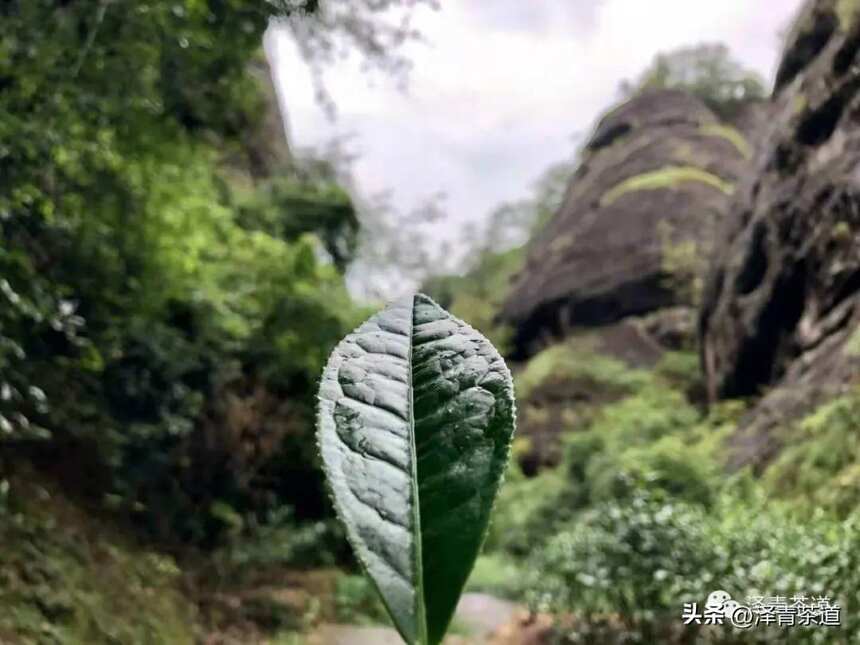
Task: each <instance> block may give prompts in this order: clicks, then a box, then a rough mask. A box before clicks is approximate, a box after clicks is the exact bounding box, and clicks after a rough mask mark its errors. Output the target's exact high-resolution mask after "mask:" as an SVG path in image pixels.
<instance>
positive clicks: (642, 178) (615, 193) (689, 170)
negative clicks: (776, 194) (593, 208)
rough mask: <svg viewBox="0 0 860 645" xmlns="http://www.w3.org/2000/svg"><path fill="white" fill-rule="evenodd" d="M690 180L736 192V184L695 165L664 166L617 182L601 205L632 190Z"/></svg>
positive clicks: (602, 199) (728, 191)
mask: <svg viewBox="0 0 860 645" xmlns="http://www.w3.org/2000/svg"><path fill="white" fill-rule="evenodd" d="M688 181H698V182H701V183H704V184H708V185H709V186H713V187H714V188H716V189H717V190H720V191H722V192H724V193H725V194H727V195H731V194H732V193H733V192H734V186H732V184H731V183H730V182H728V181H726V180H725V179H722V178H720V177H717V176H716V175H714V174H712V173H709V172H707V171H705V170H702V169H701V168H695V167H693V166H664V167H663V168H659V169H657V170H652V171H650V172H643V173H642V174H640V175H635V176H633V177H628V178H627V179H625V180H624V181H622V182H620V183H618V184H616V185H615V186H614V187H613V188H611V189H610V190H608V191H606V193H604V195H603V197H601V198H600V205H601V206H609V205H610V204H612V203H613V202H614V201H615V200H617V199H618V198H619V197H621V196H622V195H624V194H625V193H629V192H631V191H635V190H657V189H660V188H674V187H675V186H677V185H678V184H681V183H684V182H688Z"/></svg>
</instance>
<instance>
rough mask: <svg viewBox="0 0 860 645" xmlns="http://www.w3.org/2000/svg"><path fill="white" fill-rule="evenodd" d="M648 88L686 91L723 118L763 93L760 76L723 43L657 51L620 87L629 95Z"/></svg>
mask: <svg viewBox="0 0 860 645" xmlns="http://www.w3.org/2000/svg"><path fill="white" fill-rule="evenodd" d="M651 88H663V89H679V90H685V91H687V92H689V93H690V94H693V95H694V96H697V97H699V98H700V99H702V101H704V102H705V104H706V105H707V106H708V107H710V108H711V109H712V110H714V111H715V112H716V113H717V114H719V115H720V116H722V117H723V118H726V119H731V118H732V117H733V116H734V115H735V114H737V111H738V110H739V109H740V108H741V107H742V106H743V105H745V104H748V103H750V102H753V101H759V100H762V99H764V98H765V95H766V93H765V85H764V81H763V79H762V78H761V76H759V75H758V74H757V73H756V72H754V71H752V70H749V69H746V68H745V67H743V66H742V65H741V64H740V63H738V62H737V61H736V60H735V59H734V58H733V57H732V56H731V53H730V52H729V49H728V47H726V46H725V45H724V44H722V43H702V44H699V45H694V46H692V47H681V48H679V49H675V50H673V51H670V52H666V53H661V54H657V56H655V57H654V60H653V61H652V63H651V65H650V66H649V67H648V68H647V69H646V70H645V71H644V72H642V73H641V74H640V75H639V76H638V77H637V78H636V79H635V80H633V81H623V82H622V83H621V88H620V89H621V93H622V95H624V96H630V95H632V94H635V93H637V92H641V91H643V90H646V89H651Z"/></svg>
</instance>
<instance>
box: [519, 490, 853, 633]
mask: <svg viewBox="0 0 860 645" xmlns="http://www.w3.org/2000/svg"><path fill="white" fill-rule="evenodd" d="M858 521H860V520H858V518H857V517H856V516H855V517H852V518H849V519H848V520H846V521H842V522H840V521H837V520H835V519H834V518H832V517H828V516H827V515H825V514H824V513H818V514H816V515H815V517H814V518H813V521H811V522H801V521H798V517H797V514H796V513H794V512H793V511H792V510H791V509H790V508H788V507H786V506H780V505H775V504H773V503H772V502H767V500H766V499H765V498H763V497H759V498H758V499H757V500H749V499H747V500H741V499H740V498H738V497H735V496H733V495H730V494H723V495H721V496H720V498H719V499H718V500H717V501H716V502H715V505H714V507H713V509H712V510H711V511H710V512H708V511H705V510H704V509H703V508H702V507H701V506H698V505H691V504H686V503H679V502H676V501H673V500H671V499H670V498H668V497H666V496H665V495H662V494H652V493H637V494H635V495H634V496H633V497H632V498H631V499H630V500H627V501H625V502H610V503H607V504H601V505H597V506H594V507H593V508H591V509H590V510H588V511H586V512H585V513H583V514H582V515H580V516H579V517H578V519H577V520H576V521H575V522H572V523H570V524H568V525H567V526H566V527H564V528H563V529H562V530H561V531H559V532H558V533H557V534H556V535H554V536H553V537H552V538H551V539H550V540H549V541H548V542H547V543H546V546H545V547H543V548H541V549H539V550H537V551H536V552H535V553H534V554H533V555H532V557H531V558H530V559H529V561H528V570H529V571H530V572H531V573H530V575H529V577H528V579H527V583H526V587H527V591H526V596H527V598H528V599H529V601H530V603H531V604H532V606H533V607H535V608H536V609H539V610H543V611H550V612H553V613H554V614H556V615H557V616H558V617H559V623H558V629H559V633H560V634H563V636H564V639H565V642H593V641H595V640H599V641H600V642H641V643H651V642H667V643H670V642H678V643H681V642H692V639H694V638H695V641H696V642H739V643H748V642H762V643H776V642H804V643H805V642H813V643H817V642H821V643H843V642H853V641H854V640H855V639H856V638H857V637H858V636H860V619H858V617H857V608H858V607H860V592H858V589H860V567H858V558H860V556H858V555H857V554H858V549H857V546H858V540H860V531H858V528H860V524H858ZM716 589H724V590H726V591H728V592H729V593H730V594H731V595H732V597H733V598H734V599H736V600H738V601H739V602H742V603H744V602H746V599H747V598H748V597H750V596H775V595H781V596H784V597H787V598H788V597H791V596H792V595H794V594H805V595H806V596H807V597H810V596H829V597H830V599H831V600H833V601H835V602H838V603H839V604H840V605H841V606H842V608H843V609H842V626H841V627H840V628H838V629H834V628H828V629H825V628H821V627H818V628H816V627H812V628H805V629H803V628H800V627H797V628H795V631H786V630H785V629H780V628H768V627H764V626H757V627H755V628H753V629H751V630H750V631H746V632H739V631H732V630H731V629H730V628H728V627H725V628H720V629H716V628H700V627H695V626H690V627H686V628H685V627H683V626H682V624H681V619H680V616H681V611H682V608H683V604H684V603H685V602H698V603H699V606H700V607H702V605H703V604H704V601H705V599H706V597H707V595H708V593H710V592H711V591H714V590H716ZM565 616H572V617H573V619H572V625H573V626H571V624H568V623H569V622H570V621H565V619H564V617H565Z"/></svg>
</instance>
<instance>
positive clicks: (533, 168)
mask: <svg viewBox="0 0 860 645" xmlns="http://www.w3.org/2000/svg"><path fill="white" fill-rule="evenodd" d="M442 4H443V7H442V8H441V9H439V10H437V11H432V10H430V9H420V10H419V11H418V12H417V14H416V16H415V20H414V25H415V27H417V28H418V29H419V30H420V31H421V32H422V33H423V34H424V37H425V40H426V43H420V44H414V45H412V46H410V47H409V49H408V50H407V53H408V55H409V58H410V59H411V60H412V62H413V65H414V67H413V69H412V72H411V74H410V76H409V86H408V89H407V92H406V93H402V92H401V91H399V90H398V88H397V86H396V83H395V82H394V81H393V80H390V79H386V78H385V77H382V76H380V75H379V74H376V75H373V76H371V77H368V76H367V75H364V74H362V73H361V71H360V70H359V67H358V64H357V61H355V62H347V63H344V64H339V65H338V66H336V67H334V68H332V69H329V70H328V72H327V74H326V77H325V79H326V84H327V86H328V89H329V91H330V93H331V95H332V97H333V99H334V101H335V103H336V104H337V107H338V116H337V119H336V120H335V121H330V120H328V119H327V117H326V115H325V113H324V112H323V110H322V109H321V107H320V106H319V105H318V104H317V103H316V102H315V99H314V92H313V87H312V83H311V77H310V73H309V71H308V69H307V67H306V66H305V65H304V63H303V62H302V61H301V60H300V58H299V56H298V54H297V52H296V51H295V48H294V46H293V44H292V42H291V41H290V40H289V38H288V37H287V36H286V35H284V34H280V35H276V36H275V37H274V38H270V40H269V54H270V57H271V58H272V59H273V63H274V67H275V73H276V76H277V78H278V82H279V86H280V91H281V94H282V98H283V100H284V102H285V104H286V107H287V111H288V117H287V118H288V122H289V131H290V134H291V137H292V141H293V144H294V146H297V147H305V146H320V145H323V144H325V142H327V141H330V140H331V139H332V138H334V137H337V136H339V135H345V134H349V135H352V137H353V138H352V142H351V144H350V148H351V149H352V150H353V151H354V152H355V153H357V154H358V155H359V159H358V160H357V162H356V164H355V167H354V171H355V179H356V183H357V185H358V187H359V189H360V190H361V191H362V193H363V194H365V195H372V194H375V193H379V192H383V191H391V193H392V197H393V202H394V204H395V206H397V207H398V208H399V209H400V210H403V211H408V210H409V209H410V208H412V207H414V206H416V205H418V204H419V203H421V202H422V200H425V199H426V198H427V197H428V196H430V195H432V194H434V193H438V192H443V193H445V194H446V196H447V197H446V202H445V208H446V211H447V212H448V221H447V222H446V224H445V229H446V231H447V232H448V234H449V235H453V232H454V231H456V229H457V228H458V225H459V224H461V223H463V222H466V221H477V222H480V221H482V220H483V218H485V217H486V215H487V213H488V212H489V211H490V210H491V209H492V208H493V206H495V205H497V204H499V203H500V202H503V201H507V200H511V199H515V198H518V197H522V196H525V195H526V194H527V192H528V190H529V186H530V185H531V184H532V182H533V181H534V180H535V178H536V177H537V176H538V175H539V174H540V173H541V171H542V170H543V169H544V168H546V167H547V166H549V165H550V164H551V163H553V162H555V161H558V160H561V159H564V158H567V157H569V156H570V155H571V154H572V152H573V149H574V146H575V143H576V137H577V136H580V137H581V136H583V135H586V134H587V133H588V132H589V131H590V129H591V127H592V126H593V124H594V122H595V119H596V118H597V117H598V116H599V115H600V113H601V112H602V111H604V110H605V109H606V108H607V107H609V106H610V105H611V104H612V103H613V102H614V101H615V100H617V98H618V94H617V89H618V85H619V83H620V82H621V81H622V80H623V79H627V78H632V77H635V76H636V75H638V73H639V72H641V71H642V69H643V68H645V67H646V66H647V65H648V63H649V62H650V61H651V59H652V58H653V56H654V55H655V54H656V53H657V52H660V51H666V50H670V49H673V48H676V47H679V46H683V45H691V44H696V43H699V42H715V41H721V42H724V43H725V44H726V45H728V47H729V49H730V50H731V51H732V53H733V54H734V55H735V57H736V58H737V59H738V60H740V61H741V62H742V63H743V64H745V65H747V66H749V67H751V68H753V69H755V70H757V71H759V72H760V73H761V74H762V75H763V76H764V77H765V78H766V79H767V80H768V82H770V80H771V78H772V75H773V71H774V66H775V64H776V57H777V54H778V49H779V33H780V32H781V31H783V30H784V29H785V27H786V26H787V24H788V23H789V21H790V19H791V17H792V15H793V14H794V12H795V11H796V10H797V8H798V7H799V5H800V0H767V2H763V1H761V0H720V1H719V2H696V1H693V0H575V1H574V0H554V1H550V0H528V1H526V0H492V1H486V2H484V1H481V2H478V1H477V0H472V1H470V2H465V1H464V2H448V1H447V0H443V2H442Z"/></svg>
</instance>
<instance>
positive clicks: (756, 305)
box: [700, 0, 860, 464]
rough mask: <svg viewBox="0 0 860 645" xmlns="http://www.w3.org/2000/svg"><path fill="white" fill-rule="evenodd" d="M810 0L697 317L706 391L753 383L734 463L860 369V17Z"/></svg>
mask: <svg viewBox="0 0 860 645" xmlns="http://www.w3.org/2000/svg"><path fill="white" fill-rule="evenodd" d="M858 9H860V5H858V3H855V2H844V1H839V0H816V1H814V2H810V3H809V4H808V5H807V6H806V7H805V8H804V10H803V11H802V12H801V15H800V17H799V19H798V21H797V23H796V24H795V26H794V28H793V29H792V32H791V35H790V37H789V41H788V44H787V48H786V51H785V54H784V56H783V59H782V62H781V65H780V68H779V71H778V73H777V84H776V90H775V96H774V100H773V106H772V113H771V115H770V118H769V120H768V123H767V126H766V128H765V132H764V133H763V135H762V139H761V144H760V147H759V150H758V153H757V155H756V161H755V166H754V170H753V172H752V173H751V177H750V179H749V181H747V182H744V183H743V184H742V185H741V186H739V189H738V191H737V193H736V195H735V197H734V200H733V204H732V207H731V213H732V215H731V219H730V220H728V221H727V226H726V230H725V231H724V232H723V235H722V238H721V240H722V241H721V242H720V243H719V244H718V248H717V249H716V251H715V254H714V258H713V262H712V269H711V271H710V274H709V277H708V280H707V283H706V288H705V292H704V297H703V306H702V310H701V316H700V336H701V353H702V362H703V365H704V368H705V372H706V378H707V381H708V387H709V393H710V396H711V397H712V398H715V397H718V396H746V395H753V394H758V393H759V392H760V391H761V390H762V389H763V388H765V387H771V386H773V385H774V384H777V385H776V387H775V388H773V389H771V391H770V392H769V393H768V394H767V395H766V396H765V397H764V398H763V399H762V400H761V401H760V402H759V403H758V404H757V406H756V408H755V409H754V410H753V411H752V412H751V413H750V415H749V416H748V418H747V419H746V421H745V422H744V423H742V425H741V428H740V430H739V432H738V435H737V436H736V441H735V442H734V447H735V449H736V451H735V452H736V455H735V462H736V463H738V464H741V463H760V462H763V461H765V460H766V459H767V458H768V457H769V456H770V455H771V454H773V452H774V450H776V448H777V447H778V437H774V436H772V434H773V433H772V432H771V431H772V430H773V428H775V427H777V426H778V425H781V424H784V422H785V421H787V420H792V419H794V418H796V416H797V415H798V414H800V413H802V412H803V411H807V410H809V409H810V408H811V407H812V406H814V405H815V404H817V403H818V402H820V401H821V400H822V399H823V398H825V397H829V396H832V395H834V394H835V393H837V392H839V391H840V390H842V389H843V388H845V387H847V386H848V383H850V382H851V381H854V380H856V379H857V377H858V375H860V362H858V359H857V355H856V354H857V352H855V351H852V350H851V347H853V346H854V343H848V344H847V345H846V341H847V340H848V339H849V338H850V337H851V334H852V333H853V331H854V330H855V328H856V327H857V323H858V315H860V307H858V301H860V67H858V63H860V61H858V59H857V53H858V46H860V21H858V20H857V10H858Z"/></svg>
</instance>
